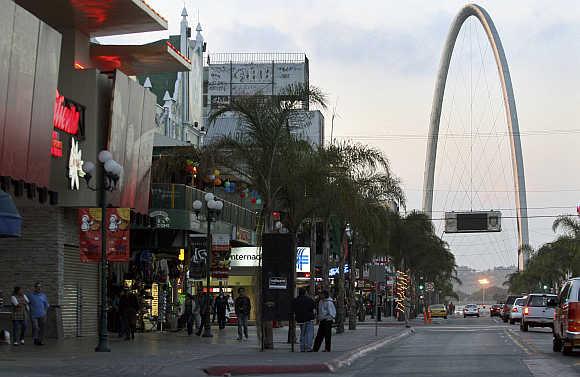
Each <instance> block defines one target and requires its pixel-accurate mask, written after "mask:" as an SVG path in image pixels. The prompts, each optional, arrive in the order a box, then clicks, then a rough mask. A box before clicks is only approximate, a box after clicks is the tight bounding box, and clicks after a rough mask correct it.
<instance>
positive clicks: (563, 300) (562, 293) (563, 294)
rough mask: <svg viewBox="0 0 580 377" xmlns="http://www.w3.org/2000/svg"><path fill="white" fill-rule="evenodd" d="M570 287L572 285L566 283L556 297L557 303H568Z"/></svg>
mask: <svg viewBox="0 0 580 377" xmlns="http://www.w3.org/2000/svg"><path fill="white" fill-rule="evenodd" d="M571 285H572V283H566V285H565V286H564V288H562V291H560V295H559V296H558V302H560V303H566V302H568V295H569V293H570V286H571Z"/></svg>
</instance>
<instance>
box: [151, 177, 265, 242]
mask: <svg viewBox="0 0 580 377" xmlns="http://www.w3.org/2000/svg"><path fill="white" fill-rule="evenodd" d="M205 194H206V192H205V191H202V190H198V189H196V188H195V187H191V186H187V185H182V184H172V183H153V184H151V208H155V209H162V208H164V209H181V210H186V211H192V212H193V202H194V201H196V200H201V201H203V198H204V196H205ZM216 196H218V197H219V198H220V199H221V200H222V201H223V202H224V207H223V209H222V212H221V214H220V220H221V221H224V222H227V223H230V224H233V225H239V226H241V227H243V228H245V229H248V230H254V229H255V228H256V222H257V218H258V215H257V213H256V212H254V211H252V210H250V209H247V208H244V207H242V206H240V205H237V204H235V203H232V202H230V201H227V200H224V199H225V198H222V197H221V196H219V194H218V195H216Z"/></svg>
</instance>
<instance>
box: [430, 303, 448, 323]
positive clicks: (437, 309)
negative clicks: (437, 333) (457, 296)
mask: <svg viewBox="0 0 580 377" xmlns="http://www.w3.org/2000/svg"><path fill="white" fill-rule="evenodd" d="M429 314H430V315H431V318H445V319H447V308H446V307H445V305H443V304H435V305H431V306H429Z"/></svg>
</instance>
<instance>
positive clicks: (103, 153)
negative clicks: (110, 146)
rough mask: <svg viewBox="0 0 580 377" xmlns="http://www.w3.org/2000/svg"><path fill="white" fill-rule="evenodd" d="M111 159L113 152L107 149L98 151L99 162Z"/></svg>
mask: <svg viewBox="0 0 580 377" xmlns="http://www.w3.org/2000/svg"><path fill="white" fill-rule="evenodd" d="M112 159H113V154H112V153H111V152H109V151H108V150H106V149H105V150H102V151H100V152H99V161H101V163H103V164H104V163H105V162H107V161H109V160H112Z"/></svg>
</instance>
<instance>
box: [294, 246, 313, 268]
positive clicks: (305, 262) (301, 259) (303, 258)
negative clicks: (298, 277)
mask: <svg viewBox="0 0 580 377" xmlns="http://www.w3.org/2000/svg"><path fill="white" fill-rule="evenodd" d="M296 272H310V248H309V247H298V248H296Z"/></svg>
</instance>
